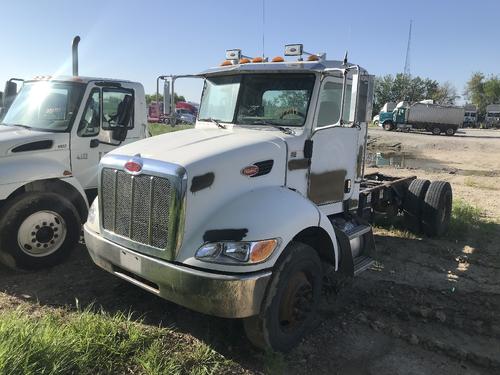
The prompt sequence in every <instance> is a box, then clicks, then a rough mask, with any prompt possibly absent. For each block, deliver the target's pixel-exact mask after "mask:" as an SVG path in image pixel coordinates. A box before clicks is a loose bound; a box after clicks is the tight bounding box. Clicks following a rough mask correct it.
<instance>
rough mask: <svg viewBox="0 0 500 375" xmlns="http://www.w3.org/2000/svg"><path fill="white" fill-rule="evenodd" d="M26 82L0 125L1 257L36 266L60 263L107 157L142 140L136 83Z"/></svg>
mask: <svg viewBox="0 0 500 375" xmlns="http://www.w3.org/2000/svg"><path fill="white" fill-rule="evenodd" d="M78 41H79V38H78V37H76V38H75V39H74V41H73V58H74V59H73V76H71V77H48V76H44V77H37V78H35V79H33V80H28V81H25V82H24V84H23V85H22V88H21V89H20V91H19V92H18V93H17V95H16V96H15V98H11V97H10V95H9V92H10V93H16V92H17V84H16V83H15V82H13V81H10V82H9V83H8V84H7V87H9V89H8V90H6V92H5V94H6V95H4V101H8V105H7V107H8V110H7V111H6V113H5V114H4V116H3V119H2V121H1V125H0V176H1V178H0V259H1V260H2V262H3V263H5V264H6V265H8V266H11V267H18V268H25V269H37V268H41V267H45V266H50V265H53V264H55V263H57V262H58V261H60V260H62V259H63V258H64V257H65V256H67V255H68V254H69V252H70V250H72V249H73V248H74V247H75V245H76V243H77V241H78V240H79V238H80V233H81V224H82V223H83V222H84V221H85V220H86V218H87V212H88V207H89V203H91V202H92V200H93V199H94V197H95V196H96V195H97V166H98V163H99V160H100V159H101V158H102V156H104V155H105V154H106V153H107V152H109V151H111V150H113V149H114V148H116V147H117V146H119V145H122V144H126V143H129V142H132V141H135V140H139V139H141V138H144V137H145V134H146V125H147V124H146V104H145V97H144V89H143V87H142V85H141V84H139V83H135V82H129V81H122V80H114V79H103V78H91V77H82V76H79V75H78V59H77V48H78Z"/></svg>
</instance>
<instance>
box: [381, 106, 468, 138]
mask: <svg viewBox="0 0 500 375" xmlns="http://www.w3.org/2000/svg"><path fill="white" fill-rule="evenodd" d="M464 112H465V111H464V107H458V106H451V105H446V106H445V105H440V104H432V103H422V102H420V103H414V104H412V105H409V104H407V103H406V102H399V103H398V105H397V106H396V108H395V109H394V111H393V113H392V118H385V119H384V120H383V121H382V120H380V124H381V126H382V127H383V128H384V129H385V130H389V131H390V130H395V129H399V130H406V131H408V130H410V129H422V130H426V131H429V132H431V133H432V134H434V135H439V134H441V133H444V134H446V135H454V134H455V132H456V131H457V129H458V127H459V126H461V125H462V123H463V121H464Z"/></svg>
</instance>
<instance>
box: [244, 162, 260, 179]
mask: <svg viewBox="0 0 500 375" xmlns="http://www.w3.org/2000/svg"><path fill="white" fill-rule="evenodd" d="M257 173H259V167H258V166H256V165H249V166H246V167H245V168H243V169H242V170H241V174H242V175H243V176H247V177H252V176H255V175H256V174H257Z"/></svg>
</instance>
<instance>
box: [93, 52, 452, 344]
mask: <svg viewBox="0 0 500 375" xmlns="http://www.w3.org/2000/svg"><path fill="white" fill-rule="evenodd" d="M286 54H287V55H292V56H299V59H298V60H296V61H284V59H283V58H281V57H278V58H275V59H273V60H272V61H270V62H269V61H267V59H262V58H255V59H250V58H246V57H244V56H242V55H241V51H239V50H230V51H228V52H227V60H226V61H224V63H223V64H222V65H221V66H219V67H216V68H213V69H209V70H207V71H205V72H202V73H200V74H198V75H192V76H188V77H190V78H193V77H195V78H200V79H203V80H204V82H205V83H204V90H203V94H202V100H201V104H200V110H199V113H198V119H197V122H196V126H195V128H194V129H192V130H185V131H181V132H175V133H169V134H165V135H161V136H157V137H153V138H149V139H146V140H143V141H139V142H135V143H133V144H129V145H126V146H123V147H120V148H118V149H116V150H113V151H112V152H110V153H108V154H107V155H106V156H104V157H103V158H102V159H101V162H100V167H99V196H98V199H96V200H95V201H94V203H93V204H92V207H91V208H90V212H89V217H88V221H87V223H86V224H85V226H84V229H85V240H86V244H87V247H88V250H89V253H90V255H91V257H92V259H93V260H94V262H95V263H96V264H97V265H98V266H100V267H102V268H103V269H105V270H107V271H109V272H111V273H113V274H114V275H116V276H118V277H120V278H122V279H124V280H127V281H128V282H130V283H132V284H135V285H137V286H139V287H141V288H143V289H145V290H147V291H149V292H151V293H153V294H155V295H158V296H160V297H163V298H165V299H168V300H170V301H173V302H175V303H178V304H180V305H183V306H186V307H188V308H191V309H193V310H196V311H200V312H203V313H207V314H212V315H216V316H220V317H226V318H244V322H245V324H244V325H245V330H246V332H247V335H248V337H249V339H250V340H251V341H252V342H253V343H254V344H256V345H258V346H260V347H270V348H273V349H275V350H288V349H290V348H291V347H292V346H293V345H294V344H296V343H297V341H298V340H299V339H300V338H301V337H302V336H303V335H304V334H305V333H306V332H307V331H308V329H309V328H310V327H311V324H312V323H313V322H314V313H315V311H316V309H317V307H318V303H319V300H320V295H321V285H322V279H323V275H324V274H325V273H326V271H327V270H334V271H336V272H337V273H339V274H345V275H348V276H352V275H354V274H356V273H359V272H361V271H363V270H365V269H367V268H368V267H369V266H370V265H371V264H372V263H373V258H372V255H373V251H374V242H373V235H372V229H371V226H370V225H369V224H368V223H367V221H366V220H365V213H366V212H367V209H368V211H369V207H368V204H369V202H372V203H377V202H379V203H380V206H382V203H384V204H385V203H386V202H388V201H390V202H393V201H394V202H395V203H394V204H396V202H399V201H398V197H397V194H396V190H398V189H399V188H400V189H399V190H398V191H401V192H402V193H404V192H405V191H407V190H408V185H410V184H413V181H414V180H415V178H414V177H413V178H407V179H392V180H387V181H385V182H383V183H382V182H381V181H382V180H380V181H375V180H374V181H371V182H370V184H372V185H370V186H369V187H367V190H366V193H363V192H362V191H361V189H362V187H363V186H365V185H366V183H367V180H366V178H365V177H364V159H365V158H364V153H365V149H366V139H367V122H368V121H369V120H370V119H371V105H372V91H373V89H372V87H373V77H372V76H370V75H368V73H367V72H366V71H365V70H364V69H363V68H361V67H359V66H357V65H353V64H349V63H348V62H347V58H346V59H344V61H329V60H326V56H325V55H324V54H321V55H309V57H308V58H307V60H306V61H304V60H303V59H302V58H301V56H302V54H305V52H303V50H302V46H301V45H289V46H287V48H286ZM178 78H179V76H161V77H159V80H161V79H165V80H167V82H168V85H167V86H166V87H167V88H170V89H171V90H172V91H171V94H170V97H171V98H172V97H173V95H172V92H173V86H174V83H175V80H176V79H178ZM167 96H168V95H165V97H167ZM165 103H168V100H166V101H165ZM172 104H173V103H170V106H171V107H170V108H173V106H172ZM167 105H168V104H167ZM170 108H166V111H165V113H170ZM375 178H376V179H378V178H382V177H381V176H376V177H375ZM415 181H417V180H415ZM379 182H380V183H379ZM363 184H365V185H363ZM391 184H394V186H396V187H398V189H394V191H392V190H389V189H386V190H384V188H387V187H389V186H391ZM365 187H366V186H365ZM405 189H406V190H405ZM422 191H423V190H421V191H420V193H421V192H422ZM372 192H375V193H374V194H372ZM382 193H384V194H382ZM385 193H387V197H389V198H386V194H385ZM363 194H364V195H363ZM424 195H425V191H424ZM449 198H450V199H451V195H450V196H449ZM443 217H444V216H443Z"/></svg>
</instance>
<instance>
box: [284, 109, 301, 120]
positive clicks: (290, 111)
mask: <svg viewBox="0 0 500 375" xmlns="http://www.w3.org/2000/svg"><path fill="white" fill-rule="evenodd" d="M288 115H297V116H300V117H302V118H306V115H305V114H303V113H302V112H299V111H298V110H297V109H296V108H288V109H285V110H284V111H283V112H281V115H280V119H283V117H285V116H288Z"/></svg>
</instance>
